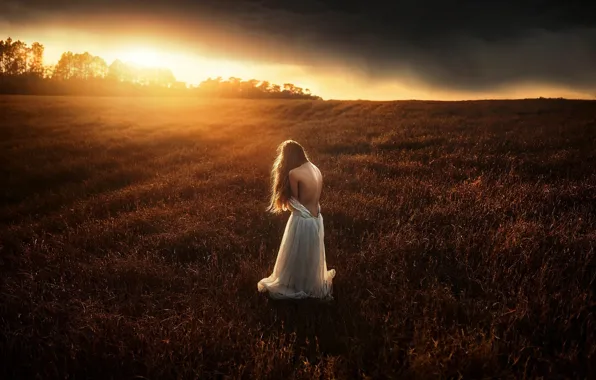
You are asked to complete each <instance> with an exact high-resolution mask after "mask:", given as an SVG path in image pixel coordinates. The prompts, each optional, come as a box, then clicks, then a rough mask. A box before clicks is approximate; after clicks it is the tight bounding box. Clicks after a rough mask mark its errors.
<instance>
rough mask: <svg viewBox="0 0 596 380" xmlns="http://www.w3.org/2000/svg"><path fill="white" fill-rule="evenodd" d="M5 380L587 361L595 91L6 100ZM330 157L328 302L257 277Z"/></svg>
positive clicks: (580, 371) (590, 366)
mask: <svg viewBox="0 0 596 380" xmlns="http://www.w3.org/2000/svg"><path fill="white" fill-rule="evenodd" d="M0 136H1V139H0V178H1V180H0V271H1V273H0V355H1V356H2V357H3V358H4V364H3V365H2V366H1V368H0V378H2V379H13V378H15V379H16V378H31V379H33V378H44V379H46V378H77V379H79V378H83V379H87V378H98V379H110V378H128V379H133V378H148V379H161V378H167V379H170V378H205V379H207V378H255V379H302V378H324V379H326V378H338V379H343V378H363V379H364V378H370V379H377V378H424V379H426V378H459V377H463V378H484V377H492V378H537V377H543V378H549V379H552V378H588V377H593V376H595V375H596V296H595V292H596V257H595V245H596V170H595V169H596V102H588V101H565V100H546V99H544V100H520V101H476V102H426V101H425V102H339V101H302V100H291V101H287V100H285V101H284V100H255V101H249V100H214V101H205V100H196V99H189V98H184V99H175V98H169V99H168V98H161V99H160V98H99V97H98V98H93V97H88V98H85V97H80V98H77V97H11V96H3V97H0ZM287 138H292V139H295V140H298V141H299V142H301V143H302V144H303V145H304V146H305V148H306V149H307V150H308V152H309V154H310V157H311V159H312V161H313V162H314V163H315V164H317V165H318V166H319V168H320V169H321V171H322V173H323V175H324V180H325V187H324V190H323V197H322V199H321V207H322V214H323V216H324V219H325V233H326V236H325V244H326V249H327V263H328V266H329V268H334V269H336V271H337V276H336V278H335V280H334V297H335V300H334V301H333V302H331V303H319V302H275V301H272V300H269V299H268V297H267V296H266V295H263V294H258V293H257V282H258V281H259V280H260V279H261V278H263V277H266V276H267V275H269V273H270V271H271V270H272V268H273V265H274V262H275V257H276V254H277V248H278V246H279V243H280V241H281V237H282V234H283V230H284V227H285V223H286V221H287V218H288V215H287V214H286V215H278V216H277V215H270V214H267V213H266V212H265V208H266V206H267V201H268V195H269V171H270V168H271V164H272V162H273V159H274V156H275V149H276V146H277V145H278V144H279V143H280V142H281V141H283V140H284V139H287Z"/></svg>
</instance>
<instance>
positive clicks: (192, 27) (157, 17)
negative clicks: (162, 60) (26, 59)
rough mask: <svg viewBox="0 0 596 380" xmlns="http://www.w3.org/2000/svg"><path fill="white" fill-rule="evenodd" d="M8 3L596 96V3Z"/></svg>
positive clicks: (482, 82) (299, 53)
mask: <svg viewBox="0 0 596 380" xmlns="http://www.w3.org/2000/svg"><path fill="white" fill-rule="evenodd" d="M4 3H5V6H4V7H3V9H5V10H6V11H5V13H4V15H2V16H0V18H4V19H5V20H8V21H10V22H30V23H35V22H41V21H43V20H44V18H51V17H61V18H62V19H72V20H76V21H77V23H79V24H81V25H84V24H85V22H86V21H85V20H86V18H93V17H104V18H105V17H107V18H109V17H111V15H117V14H126V15H130V14H136V15H137V16H138V17H145V16H147V17H152V20H153V22H156V23H159V22H163V25H166V24H168V23H170V24H171V23H172V20H175V24H176V25H177V26H178V27H177V29H176V28H172V27H170V29H171V30H174V29H175V30H177V31H178V33H179V35H178V37H179V38H180V39H183V40H184V41H188V42H192V41H193V40H194V41H199V40H201V39H205V38H207V37H206V36H205V33H206V30H207V29H206V27H205V25H209V26H213V25H215V26H217V28H218V30H219V31H220V33H223V35H224V36H228V37H230V36H235V37H234V38H237V39H238V40H239V41H242V42H241V43H238V44H236V45H233V48H230V46H229V45H221V46H219V47H220V48H225V49H227V51H226V53H227V54H234V53H237V54H239V55H243V56H246V55H247V54H248V55H250V54H252V55H254V56H255V58H258V59H266V60H273V61H276V62H283V61H288V62H293V63H301V64H311V65H314V66H316V65H320V64H323V63H328V62H332V63H334V64H341V65H345V66H346V67H348V68H356V69H357V70H358V72H360V73H362V74H364V75H367V76H369V77H370V78H371V79H379V80H382V79H386V78H391V77H393V76H400V75H401V76H402V77H403V75H404V74H405V73H407V74H408V75H411V76H413V77H416V78H419V79H422V80H424V81H426V82H428V83H430V84H432V85H437V86H444V87H448V88H451V89H458V90H472V91H474V90H489V89H491V88H495V87H498V86H501V85H507V84H512V83H519V82H524V81H533V82H542V83H549V84H557V85H564V86H571V87H574V88H578V89H584V90H586V89H587V90H593V89H596V70H594V69H593V68H594V67H596V17H595V15H596V5H594V4H590V2H587V1H586V2H568V3H567V4H565V3H564V2H562V1H551V0H546V1H545V0H543V1H540V0H524V1H511V2H505V1H484V2H480V1H469V0H467V1H458V2H446V1H439V0H433V1H428V0H426V1H423V0H407V1H393V2H390V1H383V2H375V1H368V2H358V3H352V2H346V1H317V0H292V1H275V0H261V1H257V0H255V1H248V0H246V1H239V0H236V1H233V0H213V1H191V0H186V1H185V0H170V1H167V2H162V1H156V0H149V1H148V0H146V1H126V2H123V1H116V0H103V1H100V0H95V1H86V2H85V1H80V2H77V3H74V2H71V1H66V0H62V1H52V2H47V1H42V0H37V1H35V0H34V1H25V0H22V1H18V0H12V1H8V2H6V1H4ZM595 3H596V2H595ZM155 28H156V30H158V31H159V32H160V33H161V29H159V28H158V25H157V24H156V26H155ZM166 29H167V28H166ZM166 29H164V30H166ZM220 36H221V35H220ZM230 38H232V37H230ZM211 47H212V48H213V49H215V50H217V49H218V45H217V44H214V45H213V46H211Z"/></svg>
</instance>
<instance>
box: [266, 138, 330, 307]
mask: <svg viewBox="0 0 596 380" xmlns="http://www.w3.org/2000/svg"><path fill="white" fill-rule="evenodd" d="M277 153H278V155H277V158H276V160H275V162H274V164H273V169H272V170H271V179H272V186H271V187H272V189H271V190H272V194H271V203H270V205H269V208H268V209H267V211H270V212H272V213H274V214H278V213H281V212H282V211H291V212H292V214H291V215H290V219H289V220H288V223H287V225H286V229H285V232H284V235H283V238H282V241H281V246H280V248H279V252H278V254H277V260H276V262H275V267H274V268H273V273H272V274H271V275H270V276H269V277H267V278H264V279H262V280H261V281H259V283H258V285H257V287H258V290H259V292H267V291H268V292H269V295H270V296H271V297H272V298H293V299H300V298H308V297H312V298H332V296H331V291H332V279H333V277H334V276H335V270H334V269H331V270H327V262H326V259H325V244H324V242H323V238H324V230H323V216H322V215H321V206H320V205H319V198H320V196H321V190H322V188H323V177H322V175H321V172H320V171H319V169H318V168H317V167H316V166H315V165H314V164H313V163H311V162H310V161H309V159H308V157H307V155H306V152H305V151H304V148H302V146H301V145H300V144H298V143H297V142H296V141H292V140H287V141H284V142H283V143H281V144H280V145H279V147H278V148H277Z"/></svg>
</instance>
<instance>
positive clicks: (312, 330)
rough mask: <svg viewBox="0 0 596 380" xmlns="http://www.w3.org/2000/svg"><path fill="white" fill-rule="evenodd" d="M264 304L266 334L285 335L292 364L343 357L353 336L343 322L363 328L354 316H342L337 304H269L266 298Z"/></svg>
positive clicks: (357, 315) (319, 302) (291, 302)
mask: <svg viewBox="0 0 596 380" xmlns="http://www.w3.org/2000/svg"><path fill="white" fill-rule="evenodd" d="M264 297H266V296H264ZM266 302H267V308H268V313H269V316H270V317H271V318H272V319H273V322H272V328H271V329H270V330H269V331H268V334H271V333H274V332H275V333H279V334H285V336H286V341H288V342H293V347H294V360H297V359H299V358H300V357H305V358H308V360H309V361H310V362H311V363H313V362H316V361H317V360H318V359H320V358H321V357H322V356H336V355H342V356H344V357H345V356H347V354H348V351H349V344H350V342H349V341H348V340H349V337H350V336H353V334H352V333H353V331H348V324H346V319H348V320H349V325H353V326H359V327H361V326H364V323H361V322H363V321H360V320H359V318H360V314H359V313H357V312H355V313H351V314H350V315H346V316H342V315H341V313H340V310H341V308H340V307H339V305H338V301H337V300H331V301H319V300H310V299H308V300H272V299H269V298H268V297H267V301H266ZM264 335H265V334H264Z"/></svg>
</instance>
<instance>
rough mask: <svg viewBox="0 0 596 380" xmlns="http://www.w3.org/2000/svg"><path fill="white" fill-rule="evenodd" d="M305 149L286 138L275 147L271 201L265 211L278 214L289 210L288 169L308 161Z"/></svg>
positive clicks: (290, 190)
mask: <svg viewBox="0 0 596 380" xmlns="http://www.w3.org/2000/svg"><path fill="white" fill-rule="evenodd" d="M308 161H309V159H308V155H307V154H306V151H305V150H304V148H303V147H302V145H300V144H299V143H297V142H296V141H294V140H286V141H284V142H282V143H281V144H279V146H278V147H277V157H276V158H275V162H273V168H272V169H271V201H270V203H269V207H268V208H267V211H269V212H271V213H273V214H279V213H281V212H282V211H286V210H289V206H288V204H289V201H290V197H291V196H292V189H291V187H290V170H292V169H294V168H297V167H299V166H300V165H302V164H304V163H306V162H308Z"/></svg>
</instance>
